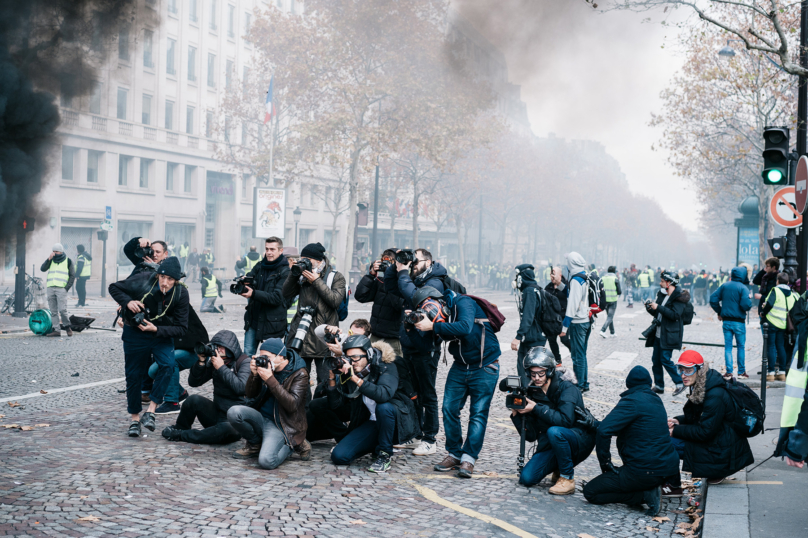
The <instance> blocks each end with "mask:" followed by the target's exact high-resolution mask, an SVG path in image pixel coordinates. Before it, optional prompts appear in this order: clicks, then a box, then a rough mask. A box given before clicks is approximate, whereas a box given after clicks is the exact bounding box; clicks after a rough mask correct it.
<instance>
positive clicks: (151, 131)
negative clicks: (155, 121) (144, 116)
mask: <svg viewBox="0 0 808 538" xmlns="http://www.w3.org/2000/svg"><path fill="white" fill-rule="evenodd" d="M143 138H145V139H146V140H157V129H155V128H154V127H143Z"/></svg>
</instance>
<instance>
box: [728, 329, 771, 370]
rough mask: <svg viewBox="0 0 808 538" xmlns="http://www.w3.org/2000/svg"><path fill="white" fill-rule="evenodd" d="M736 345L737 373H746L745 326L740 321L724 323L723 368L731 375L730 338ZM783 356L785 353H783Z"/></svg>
mask: <svg viewBox="0 0 808 538" xmlns="http://www.w3.org/2000/svg"><path fill="white" fill-rule="evenodd" d="M733 336H735V343H736V344H737V345H738V373H739V374H743V373H746V349H745V347H744V346H746V324H744V323H743V322H741V321H724V366H726V367H727V373H732V370H733V368H732V337H733ZM783 354H784V355H785V353H783Z"/></svg>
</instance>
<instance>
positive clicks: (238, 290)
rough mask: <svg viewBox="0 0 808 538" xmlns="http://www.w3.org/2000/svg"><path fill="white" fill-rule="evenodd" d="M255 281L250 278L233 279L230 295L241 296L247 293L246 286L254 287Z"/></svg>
mask: <svg viewBox="0 0 808 538" xmlns="http://www.w3.org/2000/svg"><path fill="white" fill-rule="evenodd" d="M252 285H253V279H252V277H249V276H243V277H241V278H235V279H233V283H232V284H230V293H234V294H236V295H241V294H242V293H244V292H246V291H247V288H246V286H250V287H252Z"/></svg>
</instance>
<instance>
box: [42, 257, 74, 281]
mask: <svg viewBox="0 0 808 538" xmlns="http://www.w3.org/2000/svg"><path fill="white" fill-rule="evenodd" d="M69 279H70V271H69V269H68V267H67V257H65V259H64V261H63V262H62V263H56V262H55V261H53V260H51V264H50V269H48V283H47V287H49V288H66V287H67V281H68V280H69Z"/></svg>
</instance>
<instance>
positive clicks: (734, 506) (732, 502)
mask: <svg viewBox="0 0 808 538" xmlns="http://www.w3.org/2000/svg"><path fill="white" fill-rule="evenodd" d="M732 478H735V480H732V481H725V482H723V483H721V484H718V485H715V486H709V485H708V486H707V493H708V494H707V495H706V497H705V499H704V524H703V526H702V532H701V538H749V536H750V533H749V487H748V486H747V485H746V471H739V472H737V473H735V474H734V475H733V476H732ZM705 482H706V480H705ZM738 482H740V483H738Z"/></svg>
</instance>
